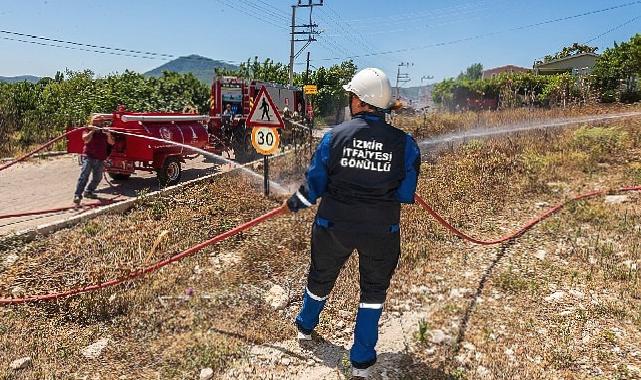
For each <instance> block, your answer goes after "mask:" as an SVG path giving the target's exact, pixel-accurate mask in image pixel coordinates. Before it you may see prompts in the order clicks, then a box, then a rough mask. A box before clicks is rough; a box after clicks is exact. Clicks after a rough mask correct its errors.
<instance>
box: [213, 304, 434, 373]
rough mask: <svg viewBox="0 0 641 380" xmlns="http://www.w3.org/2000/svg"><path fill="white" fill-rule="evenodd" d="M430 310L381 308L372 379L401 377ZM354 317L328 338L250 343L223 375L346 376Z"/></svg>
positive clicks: (337, 328) (339, 324) (339, 325)
mask: <svg viewBox="0 0 641 380" xmlns="http://www.w3.org/2000/svg"><path fill="white" fill-rule="evenodd" d="M429 314H430V311H429V310H428V309H425V308H422V309H420V310H414V311H411V312H399V311H389V312H387V311H386V312H384V313H383V316H382V318H381V322H380V332H379V341H378V344H377V346H376V350H377V352H378V362H377V363H376V364H375V365H374V367H372V377H371V378H372V379H400V378H402V376H403V374H404V372H403V367H404V366H406V365H407V364H408V361H411V359H410V356H409V353H410V351H411V350H412V349H413V348H412V347H411V342H412V341H414V337H413V334H414V333H415V332H416V326H417V324H418V323H419V321H420V320H421V319H424V318H428V317H429ZM353 329H354V323H353V321H352V322H350V323H344V324H343V323H338V324H337V325H336V331H335V333H334V334H333V335H332V336H331V337H328V339H325V338H323V337H315V338H314V341H312V342H302V343H299V342H298V341H297V340H295V339H291V340H287V341H283V342H278V343H274V344H264V345H257V346H252V347H251V348H250V349H249V352H248V355H247V356H246V357H244V358H243V359H241V360H239V361H237V362H236V363H234V365H233V366H232V368H231V369H230V370H229V371H227V372H226V373H225V375H224V376H223V378H225V379H256V378H260V379H293V378H295V379H323V380H340V379H345V378H349V377H346V374H349V373H350V372H349V371H350V370H349V359H348V358H349V348H350V346H351V344H352V341H351V337H352V331H353Z"/></svg>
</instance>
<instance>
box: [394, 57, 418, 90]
mask: <svg viewBox="0 0 641 380" xmlns="http://www.w3.org/2000/svg"><path fill="white" fill-rule="evenodd" d="M410 66H414V63H411V62H401V63H399V64H398V71H397V73H396V99H400V98H401V88H400V85H401V84H405V83H409V82H411V81H412V79H411V78H410V75H409V74H408V73H401V68H403V67H410Z"/></svg>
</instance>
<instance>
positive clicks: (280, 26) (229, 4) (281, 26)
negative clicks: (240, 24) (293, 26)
mask: <svg viewBox="0 0 641 380" xmlns="http://www.w3.org/2000/svg"><path fill="white" fill-rule="evenodd" d="M216 1H218V2H219V3H221V4H223V5H226V6H228V7H230V8H231V9H235V10H237V11H239V12H241V13H243V14H245V15H247V16H249V17H252V18H255V19H256V20H258V21H262V22H266V23H268V24H270V25H272V26H275V27H276V28H278V29H285V30H286V29H287V28H286V27H284V26H283V25H279V24H275V23H274V22H272V21H270V20H269V19H267V18H265V17H260V16H257V15H255V14H254V13H251V12H249V11H247V9H246V8H239V7H236V6H234V3H231V2H228V1H225V0H216ZM236 4H242V2H239V3H236ZM272 20H273V19H272Z"/></svg>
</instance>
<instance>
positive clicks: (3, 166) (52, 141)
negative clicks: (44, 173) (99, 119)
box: [0, 128, 82, 172]
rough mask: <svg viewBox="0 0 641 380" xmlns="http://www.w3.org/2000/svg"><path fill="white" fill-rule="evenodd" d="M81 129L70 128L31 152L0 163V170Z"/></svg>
mask: <svg viewBox="0 0 641 380" xmlns="http://www.w3.org/2000/svg"><path fill="white" fill-rule="evenodd" d="M81 130H82V128H75V129H72V130H70V131H68V132H66V133H64V134H62V135H60V136H58V137H56V138H55V139H53V140H49V142H47V143H45V144H43V145H40V146H39V147H38V148H36V149H34V150H32V151H31V152H29V153H27V154H25V155H24V156H20V157H18V158H16V159H15V160H12V161H9V162H7V163H6V164H4V165H0V172H1V171H3V170H5V169H8V168H10V167H12V166H13V165H15V164H17V163H18V162H21V161H24V160H26V159H27V158H29V157H31V156H33V155H34V154H36V153H38V152H40V151H41V150H43V149H45V148H46V147H48V146H51V145H53V144H54V143H55V142H56V141H59V140H62V139H64V138H65V137H67V136H69V135H70V134H72V133H76V132H78V131H81Z"/></svg>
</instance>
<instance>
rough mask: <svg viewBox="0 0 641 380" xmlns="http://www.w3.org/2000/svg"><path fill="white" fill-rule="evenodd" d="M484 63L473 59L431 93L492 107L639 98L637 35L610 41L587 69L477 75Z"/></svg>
mask: <svg viewBox="0 0 641 380" xmlns="http://www.w3.org/2000/svg"><path fill="white" fill-rule="evenodd" d="M596 50H597V48H595V47H591V46H587V45H581V44H577V43H575V44H573V45H571V46H568V47H565V48H563V49H562V50H561V51H560V52H558V53H556V54H554V55H549V56H546V57H545V58H544V59H543V61H542V62H549V61H552V60H555V59H559V58H565V57H568V56H571V55H575V54H580V53H594V52H596ZM482 70H483V66H482V65H480V64H474V65H472V66H470V67H468V68H467V70H466V71H465V72H463V73H461V74H460V75H459V76H458V77H457V78H447V79H445V80H443V81H442V82H440V83H437V84H436V85H435V86H434V91H433V94H432V97H433V99H434V101H435V102H436V103H437V104H438V105H440V106H441V107H442V108H445V109H448V110H466V109H488V108H490V109H496V108H513V107H522V106H530V107H532V106H535V107H549V106H563V107H566V106H568V105H572V104H575V105H583V104H592V103H595V102H597V101H598V102H602V103H613V102H621V103H634V102H638V101H639V100H641V88H640V87H639V84H638V78H639V77H640V76H641V34H636V35H634V36H632V37H631V38H630V40H629V41H625V42H621V43H614V45H613V46H612V47H610V48H607V49H606V50H605V51H604V52H603V54H602V55H601V56H599V57H598V58H597V61H596V65H595V66H594V68H593V69H592V71H591V72H590V73H589V74H587V73H579V75H573V74H574V73H564V74H555V75H537V74H535V73H532V72H517V73H501V74H499V75H496V76H493V77H489V78H482V76H481V73H482Z"/></svg>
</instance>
